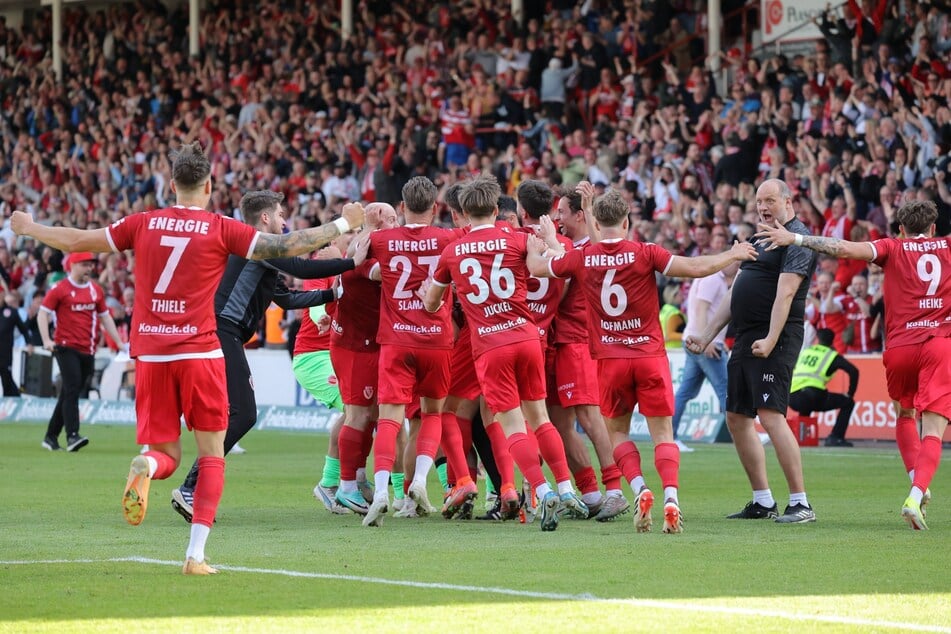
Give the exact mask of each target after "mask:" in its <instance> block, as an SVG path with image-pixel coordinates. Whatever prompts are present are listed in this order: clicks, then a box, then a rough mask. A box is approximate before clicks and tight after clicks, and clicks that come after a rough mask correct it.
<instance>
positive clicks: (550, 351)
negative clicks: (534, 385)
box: [541, 337, 561, 407]
mask: <svg viewBox="0 0 951 634" xmlns="http://www.w3.org/2000/svg"><path fill="white" fill-rule="evenodd" d="M541 346H542V355H543V356H544V357H545V392H546V396H545V403H546V404H547V405H556V406H558V407H561V402H560V401H559V400H558V381H557V380H556V379H555V346H554V345H552V344H549V343H548V337H542V339H541Z"/></svg>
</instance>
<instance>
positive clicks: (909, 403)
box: [882, 337, 951, 418]
mask: <svg viewBox="0 0 951 634" xmlns="http://www.w3.org/2000/svg"><path fill="white" fill-rule="evenodd" d="M948 359H951V339H948V338H946V337H934V338H932V339H929V340H928V341H926V342H925V343H921V344H918V345H911V346H899V347H897V348H888V349H887V350H885V353H884V354H883V355H882V363H883V364H884V365H885V382H886V384H887V385H888V396H889V397H890V398H891V399H892V400H895V401H898V402H899V403H901V406H902V407H914V408H915V409H916V410H918V413H919V414H920V413H921V412H934V413H936V414H941V415H942V416H944V417H945V418H951V365H949V364H948Z"/></svg>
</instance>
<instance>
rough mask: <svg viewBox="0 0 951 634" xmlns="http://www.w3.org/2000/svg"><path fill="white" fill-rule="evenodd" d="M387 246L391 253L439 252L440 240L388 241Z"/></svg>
mask: <svg viewBox="0 0 951 634" xmlns="http://www.w3.org/2000/svg"><path fill="white" fill-rule="evenodd" d="M387 246H388V248H389V250H390V251H391V252H394V253H396V252H400V251H438V250H439V240H437V239H436V238H426V239H425V240H388V241H387Z"/></svg>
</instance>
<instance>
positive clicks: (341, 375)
mask: <svg viewBox="0 0 951 634" xmlns="http://www.w3.org/2000/svg"><path fill="white" fill-rule="evenodd" d="M371 218H373V219H374V220H372V221H371ZM397 226H398V221H397V215H396V210H395V209H394V208H393V206H392V205H389V204H387V203H370V204H369V205H367V226H366V229H365V231H366V232H367V236H362V235H361V236H360V237H359V238H358V239H357V240H355V242H358V241H362V240H364V239H366V238H367V237H368V235H369V231H375V230H377V229H392V228H394V227H397ZM379 327H380V283H379V282H374V281H373V280H370V279H367V277H366V276H364V275H361V274H360V273H359V272H358V271H347V272H346V273H344V274H343V275H341V276H340V298H339V299H338V300H337V312H336V314H335V315H334V317H333V319H332V320H331V323H330V358H331V361H332V362H333V366H334V368H335V370H336V372H337V381H338V382H339V386H340V395H341V398H342V399H343V403H344V405H345V406H346V407H345V409H344V423H343V427H341V429H340V435H339V438H338V440H337V446H338V449H339V453H340V487H339V488H338V489H337V491H336V492H335V500H336V502H337V503H338V504H340V505H342V506H344V507H346V508H348V509H350V510H351V511H353V512H354V513H359V514H361V515H365V514H366V512H367V509H368V506H369V503H370V502H371V501H372V496H371V498H370V499H367V498H366V497H365V496H364V495H363V494H362V493H361V491H360V490H359V487H358V471H359V469H360V468H362V467H363V466H364V464H365V463H366V459H367V454H369V451H370V448H371V447H372V443H373V429H374V426H375V421H376V418H377V391H378V390H377V381H378V372H379V358H380V346H379V344H378V343H377V342H376V334H377V330H379ZM397 462H399V460H397ZM397 476H399V477H397ZM393 488H394V489H396V490H398V493H397V498H400V497H402V495H403V482H402V473H394V474H393Z"/></svg>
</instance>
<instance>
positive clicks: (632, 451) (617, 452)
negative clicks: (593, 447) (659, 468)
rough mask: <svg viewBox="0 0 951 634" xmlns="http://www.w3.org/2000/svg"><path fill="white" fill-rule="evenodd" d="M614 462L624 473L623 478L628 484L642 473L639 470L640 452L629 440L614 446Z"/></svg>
mask: <svg viewBox="0 0 951 634" xmlns="http://www.w3.org/2000/svg"><path fill="white" fill-rule="evenodd" d="M614 462H615V463H616V464H617V466H618V469H620V470H621V473H623V474H624V479H625V480H627V482H628V484H630V483H631V482H633V481H634V478H636V477H637V476H642V475H644V473H643V472H642V471H641V452H639V451H638V450H637V445H635V444H634V442H633V441H631V440H628V441H626V442H622V443H621V444H620V445H618V446H617V447H615V448H614ZM635 493H637V491H635Z"/></svg>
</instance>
